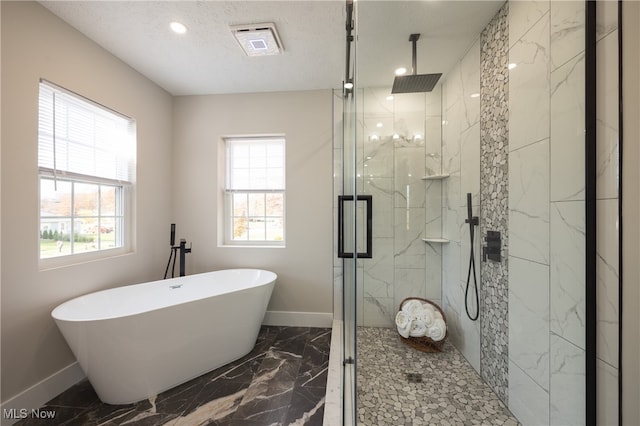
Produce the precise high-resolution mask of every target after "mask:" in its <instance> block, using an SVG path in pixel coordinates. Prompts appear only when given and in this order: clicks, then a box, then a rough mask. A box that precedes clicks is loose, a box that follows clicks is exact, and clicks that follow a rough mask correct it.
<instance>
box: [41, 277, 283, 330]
mask: <svg viewBox="0 0 640 426" xmlns="http://www.w3.org/2000/svg"><path fill="white" fill-rule="evenodd" d="M234 271H255V272H261V273H266V274H267V275H266V276H267V277H268V279H265V280H264V281H260V282H259V283H257V284H255V285H253V286H251V287H246V286H245V287H239V288H236V289H234V290H233V291H231V292H236V291H242V290H246V289H250V288H253V287H260V286H267V285H272V284H274V283H275V282H276V281H277V279H278V275H277V274H276V273H275V272H273V271H269V270H267V269H260V268H229V269H218V270H214V271H207V272H200V273H197V274H191V275H187V276H185V277H175V278H169V279H165V280H154V281H146V282H141V283H136V284H126V285H120V286H117V287H111V288H107V289H103V290H96V291H92V292H89V293H86V294H82V295H79V296H76V297H74V298H71V299H68V300H66V301H64V302H62V303H60V304H58V305H57V306H56V307H55V308H53V309H52V310H51V318H52V319H53V320H55V321H56V322H58V321H64V322H69V323H82V322H98V321H108V320H114V319H118V318H128V317H134V316H136V315H142V314H145V313H148V312H153V311H157V310H161V309H166V308H169V307H171V306H176V305H182V304H187V303H191V302H194V301H197V300H202V299H207V298H209V297H219V296H222V295H224V294H227V293H230V292H226V293H218V294H211V295H209V296H207V297H202V298H195V299H191V300H185V301H181V302H175V303H171V304H168V305H161V306H156V307H153V308H150V309H143V310H139V311H136V312H131V313H125V314H120V315H109V316H107V315H103V316H100V317H96V318H68V317H65V316H61V315H60V313H61V312H63V311H64V309H65V308H67V307H68V306H69V305H72V304H74V303H82V302H80V301H81V300H82V299H86V298H89V297H90V296H92V295H95V294H104V293H109V292H116V291H122V290H121V289H123V288H128V287H141V286H149V285H152V284H159V283H163V282H167V283H169V282H175V281H179V280H180V279H184V278H189V277H197V276H202V275H208V274H215V273H217V272H234Z"/></svg>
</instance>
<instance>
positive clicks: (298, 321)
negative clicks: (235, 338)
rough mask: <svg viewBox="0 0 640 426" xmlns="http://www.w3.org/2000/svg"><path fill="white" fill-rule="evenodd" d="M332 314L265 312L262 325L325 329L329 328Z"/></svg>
mask: <svg viewBox="0 0 640 426" xmlns="http://www.w3.org/2000/svg"><path fill="white" fill-rule="evenodd" d="M332 323H333V314H332V313H331V312H290V311H267V313H266V314H265V316H264V320H263V321H262V324H264V325H280V326H289V327H325V328H331V325H332Z"/></svg>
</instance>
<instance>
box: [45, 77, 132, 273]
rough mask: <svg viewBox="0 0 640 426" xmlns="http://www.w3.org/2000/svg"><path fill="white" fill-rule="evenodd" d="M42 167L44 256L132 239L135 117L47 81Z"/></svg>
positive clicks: (117, 246)
mask: <svg viewBox="0 0 640 426" xmlns="http://www.w3.org/2000/svg"><path fill="white" fill-rule="evenodd" d="M38 168H39V176H40V178H39V194H40V214H39V217H40V259H49V258H61V257H64V256H69V255H79V254H83V255H84V256H86V255H90V253H98V254H97V255H95V254H94V256H98V257H101V256H109V255H110V254H109V253H104V251H105V250H111V252H113V250H114V249H116V250H117V249H120V250H118V251H117V253H115V254H120V252H121V251H122V249H126V248H127V247H128V246H129V242H130V241H131V238H130V232H129V230H130V229H131V225H130V223H131V221H132V219H131V217H130V216H131V215H130V213H129V212H130V208H129V205H130V204H131V201H130V199H131V193H132V187H133V185H134V182H135V170H136V123H135V120H133V119H131V118H128V117H125V116H123V115H122V114H119V113H117V112H115V111H112V110H110V109H109V108H106V107H104V106H102V105H99V104H97V103H95V102H93V101H90V100H88V99H86V98H84V97H82V96H80V95H77V94H75V93H73V92H70V91H68V90H65V89H63V88H61V87H58V86H56V85H54V84H52V83H49V82H46V81H41V82H40V91H39V110H38ZM56 266H58V265H57V264H56Z"/></svg>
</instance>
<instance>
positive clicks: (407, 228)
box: [394, 208, 425, 268]
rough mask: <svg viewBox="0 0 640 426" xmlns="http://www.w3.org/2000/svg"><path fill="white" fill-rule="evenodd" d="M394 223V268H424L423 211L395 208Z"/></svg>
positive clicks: (419, 209)
mask: <svg viewBox="0 0 640 426" xmlns="http://www.w3.org/2000/svg"><path fill="white" fill-rule="evenodd" d="M394 221H395V228H394V256H395V267H396V268H424V264H425V257H424V256H425V244H424V241H422V238H424V236H423V235H424V231H423V230H424V223H425V219H424V209H421V208H409V209H407V208H396V209H395V211H394Z"/></svg>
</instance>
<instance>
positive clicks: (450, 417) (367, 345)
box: [357, 327, 519, 426]
mask: <svg viewBox="0 0 640 426" xmlns="http://www.w3.org/2000/svg"><path fill="white" fill-rule="evenodd" d="M357 380H358V424H359V425H362V426H372V425H376V426H386V425H389V426H399V425H407V426H409V425H411V426H414V425H434V426H435V425H490V426H495V425H505V426H516V425H518V424H519V423H518V421H517V420H516V419H515V417H513V415H512V414H511V413H510V412H509V410H508V409H507V408H506V407H505V405H504V404H503V403H502V401H500V400H499V399H498V397H497V396H496V395H495V394H494V393H493V391H492V390H491V389H490V388H489V387H488V386H487V385H486V384H485V383H484V382H483V381H482V379H481V378H480V377H479V376H478V374H477V373H476V371H475V370H474V369H473V367H471V365H470V364H469V363H468V362H467V360H466V359H465V358H464V356H462V354H461V353H460V352H459V351H458V350H457V349H456V348H455V347H454V346H453V345H452V344H451V343H450V342H446V343H445V345H444V349H443V351H442V352H440V353H424V352H420V351H417V350H415V349H413V348H410V347H409V346H407V345H405V344H404V343H402V342H401V341H400V338H399V337H398V333H397V332H396V331H395V330H392V329H387V328H370V327H360V328H358V368H357Z"/></svg>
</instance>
